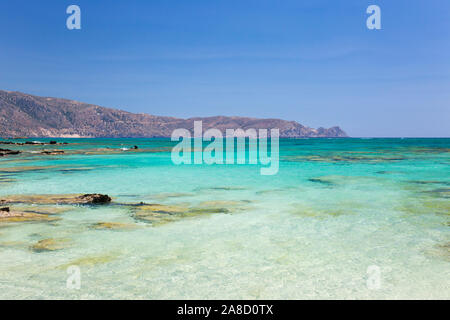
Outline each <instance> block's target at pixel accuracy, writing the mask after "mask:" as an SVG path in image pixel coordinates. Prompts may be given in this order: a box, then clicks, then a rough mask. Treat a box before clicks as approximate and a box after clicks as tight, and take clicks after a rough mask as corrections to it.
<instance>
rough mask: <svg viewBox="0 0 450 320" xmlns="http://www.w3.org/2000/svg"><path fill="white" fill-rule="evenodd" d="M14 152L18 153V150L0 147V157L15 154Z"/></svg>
mask: <svg viewBox="0 0 450 320" xmlns="http://www.w3.org/2000/svg"><path fill="white" fill-rule="evenodd" d="M16 154H20V151H18V150H9V149H0V157H3V156H7V155H16Z"/></svg>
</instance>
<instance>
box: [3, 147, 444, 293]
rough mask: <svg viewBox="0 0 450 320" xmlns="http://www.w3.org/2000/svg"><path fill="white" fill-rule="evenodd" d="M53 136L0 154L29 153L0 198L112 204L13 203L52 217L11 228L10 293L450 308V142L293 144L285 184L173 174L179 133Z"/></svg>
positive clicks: (6, 288)
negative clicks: (441, 302) (436, 303)
mask: <svg viewBox="0 0 450 320" xmlns="http://www.w3.org/2000/svg"><path fill="white" fill-rule="evenodd" d="M37 140H39V141H42V142H45V141H47V142H48V141H49V140H50V139H37ZM52 140H57V141H61V142H63V141H65V142H68V144H67V145H51V146H49V145H36V146H28V145H26V146H19V145H0V148H8V149H14V150H22V151H23V152H22V154H20V155H11V156H5V157H0V199H7V198H8V197H15V199H20V197H21V196H23V197H26V196H30V195H48V194H53V195H54V194H61V195H65V194H87V193H101V194H107V195H109V196H110V197H111V198H112V202H111V204H106V205H64V204H51V203H49V204H42V203H41V204H38V203H35V204H33V203H25V204H24V203H13V204H9V205H8V206H9V207H11V209H14V210H19V211H23V210H28V211H29V212H30V210H31V211H33V210H34V211H36V212H37V213H38V214H40V215H44V216H46V217H50V218H51V219H48V220H42V221H39V220H38V221H2V220H1V219H0V299H31V298H32V299H336V298H337V299H417V298H424V299H449V298H450V233H449V227H450V170H449V169H450V139H282V140H280V164H279V172H278V174H276V175H272V176H264V175H261V174H260V168H261V166H260V165H249V164H246V165H206V164H203V165H174V164H173V163H172V160H171V153H170V150H171V148H172V147H173V145H174V143H173V142H171V141H170V140H168V139H52ZM11 141H15V142H20V141H22V140H11ZM23 141H25V140H23ZM135 145H136V146H138V149H137V150H134V149H130V148H132V147H133V146H135ZM54 149H57V150H64V151H65V153H64V154H61V155H43V154H41V153H40V152H41V151H42V150H54ZM45 197H46V196H41V198H42V199H45ZM43 201H44V202H45V200H43ZM30 207H31V208H32V209H30ZM42 212H44V213H45V212H46V214H43V213H42ZM71 266H75V269H73V268H70V267H71ZM73 270H79V271H80V277H79V278H78V279H79V281H78V280H76V281H75V280H73V279H74V278H73V277H74V276H76V274H74V273H73ZM74 281H75V282H74ZM77 281H78V282H77ZM74 283H75V284H79V289H77V288H76V285H75V287H74V286H73V284H74Z"/></svg>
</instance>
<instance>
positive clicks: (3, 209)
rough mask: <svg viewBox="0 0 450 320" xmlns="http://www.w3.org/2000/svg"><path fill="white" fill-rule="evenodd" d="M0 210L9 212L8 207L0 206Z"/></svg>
mask: <svg viewBox="0 0 450 320" xmlns="http://www.w3.org/2000/svg"><path fill="white" fill-rule="evenodd" d="M0 211H1V212H9V207H5V208H0Z"/></svg>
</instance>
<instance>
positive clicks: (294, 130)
mask: <svg viewBox="0 0 450 320" xmlns="http://www.w3.org/2000/svg"><path fill="white" fill-rule="evenodd" d="M195 120H202V121H203V129H204V130H205V129H208V128H212V127H214V128H217V129H220V130H222V131H224V130H225V129H237V128H241V129H244V130H245V129H248V128H255V129H258V128H265V129H271V128H279V129H280V136H281V137H292V138H294V137H346V136H347V135H346V134H345V132H344V131H342V130H341V129H340V128H339V127H332V128H330V129H325V128H319V129H312V128H308V127H305V126H303V125H301V124H299V123H297V122H295V121H285V120H280V119H256V118H245V117H225V116H217V117H207V118H190V119H179V118H173V117H160V116H153V115H149V114H135V113H131V112H126V111H122V110H117V109H110V108H104V107H99V106H96V105H92V104H87V103H82V102H78V101H72V100H66V99H59V98H47V97H37V96H33V95H29V94H24V93H20V92H10V91H2V90H0V137H3V138H8V137H133V138H137V137H170V136H171V134H172V131H173V130H174V129H176V128H186V129H189V130H191V129H192V127H193V122H194V121H195Z"/></svg>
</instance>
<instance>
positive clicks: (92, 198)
mask: <svg viewBox="0 0 450 320" xmlns="http://www.w3.org/2000/svg"><path fill="white" fill-rule="evenodd" d="M79 199H80V200H82V201H83V202H84V203H86V204H89V203H95V204H101V203H109V202H111V198H110V197H109V196H108V195H106V194H98V193H92V194H84V195H82V196H79Z"/></svg>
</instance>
